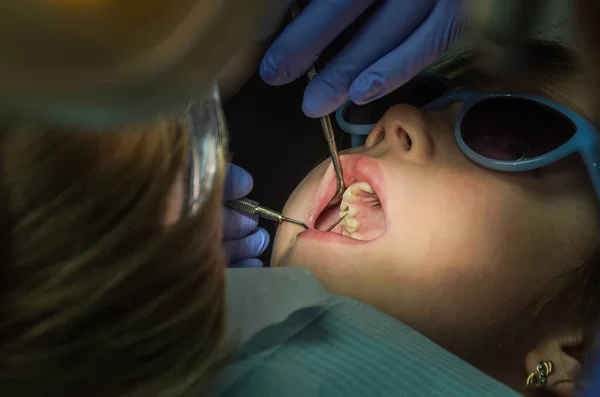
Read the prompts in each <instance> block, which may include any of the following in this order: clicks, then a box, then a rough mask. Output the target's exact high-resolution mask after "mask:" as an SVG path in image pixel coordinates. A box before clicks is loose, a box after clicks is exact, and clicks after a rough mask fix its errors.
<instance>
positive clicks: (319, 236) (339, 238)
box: [297, 229, 368, 245]
mask: <svg viewBox="0 0 600 397" xmlns="http://www.w3.org/2000/svg"><path fill="white" fill-rule="evenodd" d="M297 238H298V239H303V240H304V239H306V240H319V241H324V242H327V243H338V244H345V245H357V244H366V243H368V241H362V240H355V239H353V238H350V237H346V236H344V235H341V234H338V233H332V232H324V231H320V230H313V229H310V230H305V231H303V232H302V233H300V234H299V235H298V236H297Z"/></svg>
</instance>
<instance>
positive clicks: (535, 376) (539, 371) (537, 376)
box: [526, 361, 554, 389]
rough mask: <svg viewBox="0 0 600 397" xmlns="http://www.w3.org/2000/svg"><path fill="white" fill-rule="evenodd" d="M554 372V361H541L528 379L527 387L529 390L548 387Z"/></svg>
mask: <svg viewBox="0 0 600 397" xmlns="http://www.w3.org/2000/svg"><path fill="white" fill-rule="evenodd" d="M552 372H554V363H553V362H552V361H540V362H539V363H538V365H537V366H536V367H535V371H533V372H532V373H530V374H529V376H528V377H527V382H526V384H527V387H528V388H529V389H541V388H543V387H544V386H546V382H547V381H548V376H550V374H551V373H552Z"/></svg>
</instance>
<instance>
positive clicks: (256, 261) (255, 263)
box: [229, 258, 264, 268]
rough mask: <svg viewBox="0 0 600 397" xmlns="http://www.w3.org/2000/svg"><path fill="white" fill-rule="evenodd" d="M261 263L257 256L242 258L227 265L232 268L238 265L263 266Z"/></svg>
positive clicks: (244, 266) (247, 266)
mask: <svg viewBox="0 0 600 397" xmlns="http://www.w3.org/2000/svg"><path fill="white" fill-rule="evenodd" d="M263 266H264V265H263V263H262V261H261V260H260V259H258V258H250V259H244V260H242V261H239V262H235V263H232V264H230V265H229V267H233V268H239V267H243V268H249V267H253V268H255V267H263Z"/></svg>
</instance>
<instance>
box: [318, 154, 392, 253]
mask: <svg viewBox="0 0 600 397" xmlns="http://www.w3.org/2000/svg"><path fill="white" fill-rule="evenodd" d="M340 160H341V162H342V168H343V170H344V182H345V184H346V186H347V188H346V191H345V192H344V196H343V198H342V202H341V204H340V205H339V206H335V207H329V206H328V204H329V201H330V200H331V198H332V197H333V195H334V193H335V190H336V180H335V175H334V174H333V172H332V170H331V167H330V169H328V172H326V174H325V177H324V182H323V183H324V185H323V186H322V188H321V189H319V190H318V192H317V197H316V198H317V200H316V208H315V211H313V212H312V216H311V214H309V217H308V218H309V219H307V220H308V221H309V226H313V227H314V228H315V229H316V230H318V231H327V230H328V229H329V227H330V226H332V225H333V224H335V223H336V221H338V220H339V219H340V218H342V217H343V218H344V219H343V220H342V221H341V222H340V223H339V224H338V225H337V226H335V227H334V228H333V229H332V230H331V233H335V234H338V235H342V236H344V237H346V238H348V239H353V240H360V241H372V240H375V239H377V238H378V237H380V236H381V235H383V234H384V233H385V231H386V229H387V220H386V217H385V211H384V203H385V200H384V198H385V197H384V194H385V187H384V183H383V178H382V173H381V171H380V166H379V164H378V163H377V162H376V161H375V160H374V159H372V158H370V157H367V156H362V155H346V156H342V157H341V159H340ZM315 215H316V216H315ZM311 221H314V222H311Z"/></svg>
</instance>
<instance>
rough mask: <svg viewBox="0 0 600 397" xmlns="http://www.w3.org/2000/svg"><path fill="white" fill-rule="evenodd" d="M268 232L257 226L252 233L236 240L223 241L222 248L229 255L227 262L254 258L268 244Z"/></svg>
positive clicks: (263, 250)
mask: <svg viewBox="0 0 600 397" xmlns="http://www.w3.org/2000/svg"><path fill="white" fill-rule="evenodd" d="M269 241H270V238H269V233H268V232H267V231H266V230H265V229H263V228H258V229H256V231H254V232H253V233H252V234H250V235H248V236H246V237H244V238H240V239H237V240H229V241H224V242H223V248H225V251H226V252H227V254H228V255H229V257H228V259H229V263H235V262H239V261H241V260H242V259H248V258H256V257H258V256H259V255H260V254H262V253H263V252H265V250H266V249H267V247H268V246H269Z"/></svg>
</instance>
